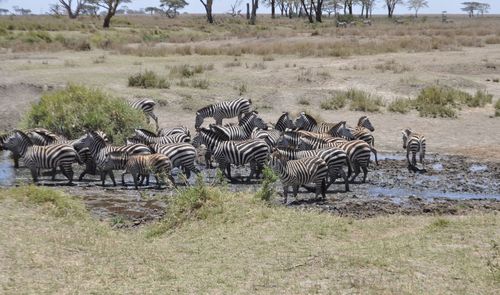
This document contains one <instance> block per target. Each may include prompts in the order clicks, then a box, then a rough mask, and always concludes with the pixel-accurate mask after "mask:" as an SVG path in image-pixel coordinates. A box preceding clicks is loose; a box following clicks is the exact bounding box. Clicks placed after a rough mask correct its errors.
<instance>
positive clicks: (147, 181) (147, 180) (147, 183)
mask: <svg viewBox="0 0 500 295" xmlns="http://www.w3.org/2000/svg"><path fill="white" fill-rule="evenodd" d="M143 177H144V178H146V186H149V174H148V175H143ZM144 178H143V181H144Z"/></svg>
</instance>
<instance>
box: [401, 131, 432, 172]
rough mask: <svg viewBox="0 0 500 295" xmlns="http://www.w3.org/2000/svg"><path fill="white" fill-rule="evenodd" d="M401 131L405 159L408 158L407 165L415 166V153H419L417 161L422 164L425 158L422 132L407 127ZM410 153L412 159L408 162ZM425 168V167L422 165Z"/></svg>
mask: <svg viewBox="0 0 500 295" xmlns="http://www.w3.org/2000/svg"><path fill="white" fill-rule="evenodd" d="M402 133H403V149H406V160H408V167H412V166H413V167H414V168H416V165H417V159H416V157H417V153H419V162H420V164H422V166H424V158H425V148H426V143H425V137H424V136H423V135H422V134H419V133H416V132H414V131H412V130H411V129H409V128H407V129H405V130H403V131H402ZM410 153H412V161H411V163H410ZM423 168H424V169H425V167H423Z"/></svg>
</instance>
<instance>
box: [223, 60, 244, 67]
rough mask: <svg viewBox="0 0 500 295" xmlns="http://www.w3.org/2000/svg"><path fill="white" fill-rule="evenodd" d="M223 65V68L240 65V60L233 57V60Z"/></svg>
mask: <svg viewBox="0 0 500 295" xmlns="http://www.w3.org/2000/svg"><path fill="white" fill-rule="evenodd" d="M224 67H225V68H232V67H241V61H239V60H238V59H236V58H235V59H234V60H233V61H230V62H227V63H225V64H224Z"/></svg>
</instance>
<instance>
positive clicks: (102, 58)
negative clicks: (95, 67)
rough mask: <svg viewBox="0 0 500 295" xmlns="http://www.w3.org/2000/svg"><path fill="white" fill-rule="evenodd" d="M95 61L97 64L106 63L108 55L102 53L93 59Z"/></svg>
mask: <svg viewBox="0 0 500 295" xmlns="http://www.w3.org/2000/svg"><path fill="white" fill-rule="evenodd" d="M93 62H94V63H95V64H103V63H105V62H106V56H105V55H100V56H98V57H96V58H95V59H94V60H93Z"/></svg>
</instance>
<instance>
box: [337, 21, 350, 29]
mask: <svg viewBox="0 0 500 295" xmlns="http://www.w3.org/2000/svg"><path fill="white" fill-rule="evenodd" d="M335 26H336V27H337V28H347V22H341V21H339V20H337V22H336V23H335Z"/></svg>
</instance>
